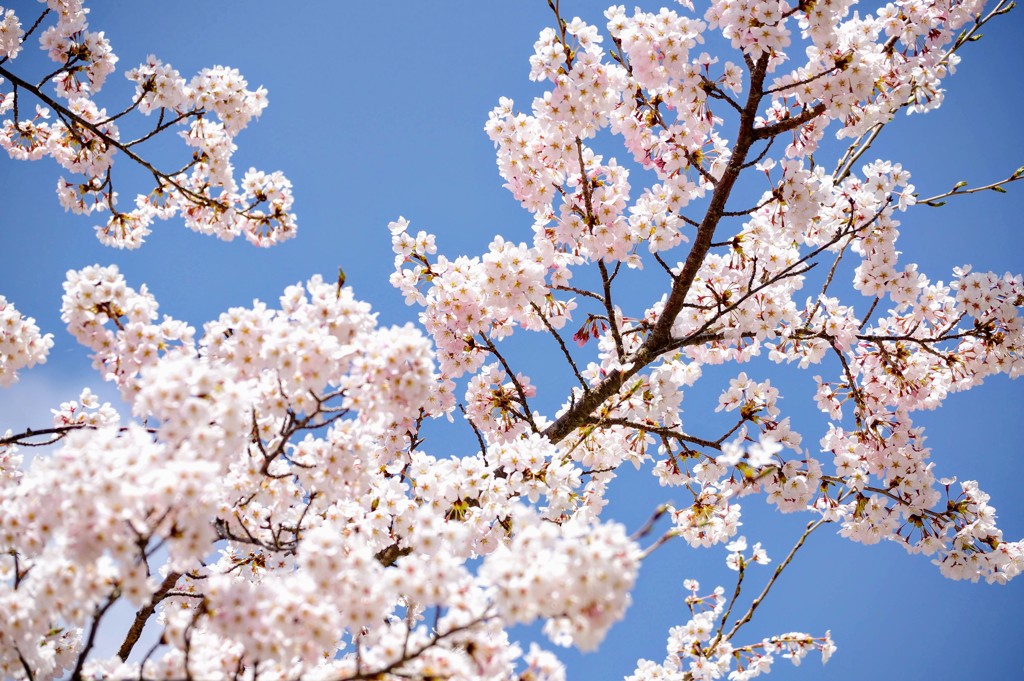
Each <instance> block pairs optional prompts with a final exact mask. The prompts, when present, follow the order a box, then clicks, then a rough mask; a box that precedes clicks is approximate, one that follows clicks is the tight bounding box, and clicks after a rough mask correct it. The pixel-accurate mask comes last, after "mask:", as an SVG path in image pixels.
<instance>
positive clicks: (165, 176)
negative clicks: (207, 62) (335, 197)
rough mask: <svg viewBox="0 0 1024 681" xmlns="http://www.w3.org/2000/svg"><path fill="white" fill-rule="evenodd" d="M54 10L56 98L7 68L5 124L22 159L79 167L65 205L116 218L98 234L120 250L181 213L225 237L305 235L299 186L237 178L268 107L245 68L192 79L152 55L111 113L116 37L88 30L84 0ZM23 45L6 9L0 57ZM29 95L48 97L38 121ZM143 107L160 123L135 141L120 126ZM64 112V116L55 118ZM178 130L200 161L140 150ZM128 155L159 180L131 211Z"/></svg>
mask: <svg viewBox="0 0 1024 681" xmlns="http://www.w3.org/2000/svg"><path fill="white" fill-rule="evenodd" d="M0 11H2V8H0ZM48 12H49V13H52V14H55V15H56V17H57V21H56V24H54V25H52V26H49V27H48V28H46V29H45V30H44V31H43V32H42V33H41V34H40V36H39V43H40V46H41V47H42V49H43V50H45V51H46V53H47V55H48V56H49V58H50V59H51V60H52V61H54V62H55V63H57V64H59V65H60V67H59V68H58V69H57V71H55V72H54V73H53V74H50V76H49V78H48V82H47V83H44V85H49V86H51V87H52V88H53V93H54V95H55V97H56V98H55V99H54V98H52V97H49V96H46V95H45V93H44V92H43V91H42V90H40V89H38V88H37V87H36V86H34V85H32V82H33V81H32V80H31V79H27V80H26V79H22V78H20V77H19V76H17V75H16V74H14V73H13V72H10V71H8V70H6V67H2V65H0V67H2V68H3V73H2V74H0V75H3V76H6V78H7V80H8V81H10V85H13V88H12V89H11V91H10V92H8V93H3V92H2V91H0V115H4V114H9V113H13V117H9V118H6V119H4V120H2V121H0V147H2V148H3V149H5V150H6V151H7V153H8V155H9V156H10V157H11V158H13V159H18V160H38V159H41V158H43V157H50V158H52V159H53V160H55V161H56V162H57V163H58V164H59V165H60V166H61V167H62V168H63V169H65V170H66V171H68V172H70V173H73V174H75V175H76V176H77V177H73V178H72V179H66V178H64V177H61V178H60V179H59V180H58V183H57V195H58V198H59V200H60V203H61V205H62V206H63V207H64V209H65V210H69V211H72V212H74V213H78V214H85V215H89V214H92V213H94V212H98V213H109V217H108V218H107V219H106V222H105V224H101V225H99V226H97V227H96V235H97V238H98V239H99V240H100V241H101V242H102V243H104V244H106V245H109V246H114V247H116V248H137V247H139V246H140V245H141V244H142V243H143V241H144V240H145V237H146V236H147V235H148V234H149V233H150V231H151V225H152V223H153V221H154V220H166V219H169V218H171V217H174V216H180V217H182V218H183V219H184V221H185V224H186V225H187V226H188V227H189V228H191V229H193V230H195V231H198V232H201V233H204V234H212V235H215V236H217V237H218V238H221V239H233V238H235V237H237V236H243V235H244V236H245V238H246V239H248V240H249V241H251V242H253V243H255V244H257V245H259V246H270V245H273V244H275V243H278V242H280V241H283V240H285V239H288V238H291V237H292V236H294V235H295V230H296V220H295V215H294V213H293V212H292V203H293V197H292V186H291V183H290V182H289V181H288V179H287V178H286V177H284V175H283V174H281V173H280V172H274V173H264V172H262V171H257V170H256V169H249V170H248V171H247V172H246V173H245V175H244V176H243V178H242V180H241V182H238V181H236V180H235V178H234V175H235V171H234V167H233V165H232V156H233V154H234V152H235V150H236V145H235V142H234V139H235V137H236V136H237V135H238V133H239V132H240V131H241V130H242V129H243V128H245V127H246V126H247V125H248V124H249V122H250V121H251V120H252V119H253V118H255V117H258V116H259V115H260V113H261V112H262V111H263V109H264V108H266V106H267V93H266V90H264V89H263V88H257V89H255V90H250V89H249V86H248V83H247V82H246V80H245V79H244V78H243V77H242V75H241V74H240V73H239V72H238V71H237V70H236V69H231V68H228V67H223V66H216V67H213V68H208V69H203V70H202V71H201V72H200V73H199V74H198V75H196V76H195V77H193V78H192V79H191V81H189V82H186V81H185V79H184V78H183V77H182V76H181V75H180V74H179V73H178V71H176V70H175V69H173V68H172V67H171V66H170V65H168V64H164V63H163V62H162V61H161V60H159V59H157V58H156V57H153V56H150V57H149V58H148V59H147V60H146V62H145V63H143V64H141V65H139V66H138V67H136V68H134V69H131V70H129V71H128V72H127V73H126V76H127V78H128V80H130V81H132V82H133V83H135V96H134V98H133V100H132V101H131V103H130V104H128V105H127V107H126V108H125V109H124V110H123V111H121V112H120V113H116V114H115V113H110V114H108V113H107V109H106V108H105V107H103V106H101V105H100V104H99V103H98V102H97V100H96V99H95V98H96V96H97V95H98V93H99V91H100V90H101V88H102V87H103V84H104V82H105V81H106V79H107V77H108V76H109V75H110V74H112V73H113V72H114V71H115V68H116V64H117V61H118V58H117V56H116V55H115V54H114V52H113V50H112V48H111V46H110V42H109V41H108V40H107V39H106V37H105V36H104V34H103V33H102V32H94V31H89V30H88V22H87V21H86V18H87V12H88V10H87V9H86V8H85V7H83V4H82V0H67V1H64V0H61V1H58V0H53V1H52V2H49V10H48ZM41 18H45V17H41ZM24 40H25V34H24V31H23V30H22V29H21V24H20V21H19V20H18V17H17V16H16V15H15V14H14V11H13V10H6V11H5V12H4V13H3V22H2V23H0V54H3V55H5V59H13V58H15V57H16V56H17V55H18V53H19V52H20V49H21V47H22V43H23V41H24ZM0 85H3V79H2V78H0ZM28 94H34V95H36V96H37V97H39V98H40V100H41V101H42V102H44V103H45V104H46V106H41V105H38V104H37V106H36V108H35V115H34V116H32V117H26V116H25V109H26V108H27V107H25V106H24V105H22V106H21V108H20V114H19V106H18V100H19V98H21V99H22V100H24V98H25V97H26V96H27V95H28ZM54 109H55V111H54ZM135 109H137V110H138V111H139V112H141V113H142V114H144V115H147V116H148V115H151V114H153V113H156V114H158V119H159V120H158V121H157V122H156V123H155V124H154V126H153V129H152V130H151V131H150V132H148V133H146V134H144V135H143V136H141V137H139V138H138V139H135V140H132V139H126V138H124V137H123V136H122V135H121V132H120V130H119V127H118V125H117V124H116V123H115V122H114V121H115V120H116V119H119V118H121V117H122V116H123V115H125V114H127V113H129V112H131V111H132V110H135ZM54 113H56V114H57V117H56V119H55V120H51V118H52V114H54ZM173 129H178V130H179V131H180V132H179V134H180V136H181V138H182V139H183V141H184V142H185V145H186V146H187V147H188V148H189V153H188V156H189V157H190V158H191V159H192V160H191V162H189V163H187V164H186V165H184V167H183V168H181V169H179V170H176V171H173V172H162V171H160V170H157V169H156V168H154V167H153V166H152V165H150V164H149V163H148V162H146V161H145V160H144V159H143V158H142V157H140V156H139V155H138V151H139V149H141V148H142V147H141V146H140V145H142V144H143V143H144V142H146V141H148V140H149V139H151V138H153V137H157V136H161V137H162V136H164V135H163V134H162V133H165V132H168V131H171V130H173ZM118 155H122V156H123V157H124V156H126V157H127V158H128V159H131V160H132V161H136V162H140V163H142V164H143V165H144V167H145V168H146V170H147V171H148V173H149V174H151V175H152V176H153V177H154V178H155V180H156V182H155V186H154V187H153V189H152V190H151V191H150V192H148V193H142V194H138V195H137V197H136V198H135V200H134V205H133V206H132V207H130V208H125V207H124V206H123V204H121V203H120V202H119V201H118V194H117V192H116V191H115V190H114V187H113V181H112V179H111V174H110V170H111V166H112V165H113V163H114V160H115V158H116V157H117V156H118Z"/></svg>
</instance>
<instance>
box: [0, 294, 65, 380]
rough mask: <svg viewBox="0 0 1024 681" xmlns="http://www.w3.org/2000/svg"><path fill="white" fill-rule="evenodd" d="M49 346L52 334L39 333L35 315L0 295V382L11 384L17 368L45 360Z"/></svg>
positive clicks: (14, 378) (24, 367) (16, 376)
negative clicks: (24, 313) (26, 313)
mask: <svg viewBox="0 0 1024 681" xmlns="http://www.w3.org/2000/svg"><path fill="white" fill-rule="evenodd" d="M52 347H53V335H52V334H46V335H45V336H44V335H41V334H40V333H39V327H38V326H36V320H35V319H32V318H31V317H25V316H23V315H22V314H21V313H20V312H18V310H17V309H16V308H15V307H14V305H12V304H11V303H9V302H7V299H6V298H4V297H3V296H0V386H3V387H5V388H6V387H9V386H11V385H12V384H14V382H15V381H17V380H18V371H19V370H21V369H26V368H29V367H33V366H35V365H36V364H42V363H43V362H45V361H46V355H47V353H49V351H50V348H52Z"/></svg>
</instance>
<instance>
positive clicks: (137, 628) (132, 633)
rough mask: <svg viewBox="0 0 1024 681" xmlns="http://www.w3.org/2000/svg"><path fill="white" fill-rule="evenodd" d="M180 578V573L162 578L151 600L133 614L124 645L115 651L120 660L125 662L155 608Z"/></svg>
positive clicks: (172, 573)
mask: <svg viewBox="0 0 1024 681" xmlns="http://www.w3.org/2000/svg"><path fill="white" fill-rule="evenodd" d="M179 577H181V573H180V572H169V573H167V576H166V577H165V578H164V581H163V582H161V583H160V588H159V589H157V591H156V593H155V594H153V598H151V599H150V601H149V603H147V604H146V605H144V606H142V607H141V608H140V609H139V611H138V612H137V613H135V620H134V621H133V622H132V626H131V627H130V628H129V629H128V635H127V636H125V638H124V643H122V644H121V647H120V648H119V649H118V651H117V656H118V657H119V658H121V659H122V660H127V659H128V656H129V655H131V654H132V648H134V647H135V644H136V643H138V641H139V637H140V636H142V630H143V629H145V628H146V622H148V621H149V618H150V617H151V616H152V615H153V613H154V612H156V606H157V605H158V604H159V603H160V601H162V600H163V599H164V598H166V597H167V593H168V592H169V591H170V590H171V589H173V588H174V585H175V584H177V582H178V578H179Z"/></svg>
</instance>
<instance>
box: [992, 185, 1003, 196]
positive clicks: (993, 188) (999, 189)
mask: <svg viewBox="0 0 1024 681" xmlns="http://www.w3.org/2000/svg"><path fill="white" fill-rule="evenodd" d="M992 191H994V192H999V193H1000V194H1005V193H1006V190H1005V189H1003V188H1002V187H992Z"/></svg>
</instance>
